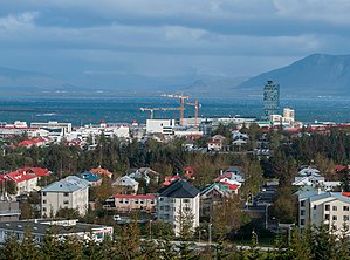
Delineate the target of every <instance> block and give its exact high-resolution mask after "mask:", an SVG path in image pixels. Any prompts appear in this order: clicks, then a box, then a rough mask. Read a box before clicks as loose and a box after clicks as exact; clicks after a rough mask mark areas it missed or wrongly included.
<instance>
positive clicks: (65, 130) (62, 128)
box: [30, 121, 72, 136]
mask: <svg viewBox="0 0 350 260" xmlns="http://www.w3.org/2000/svg"><path fill="white" fill-rule="evenodd" d="M30 128H34V129H45V130H48V131H49V132H51V131H53V132H55V131H57V132H60V133H61V134H62V135H63V136H65V135H67V134H69V133H70V132H71V131H72V124H71V123H59V122H53V121H50V122H47V123H30Z"/></svg>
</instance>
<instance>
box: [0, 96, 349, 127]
mask: <svg viewBox="0 0 350 260" xmlns="http://www.w3.org/2000/svg"><path fill="white" fill-rule="evenodd" d="M199 102H200V113H199V114H200V116H203V117H215V116H221V117H224V116H235V115H240V116H254V117H257V118H259V117H261V116H262V113H263V110H262V108H263V103H262V97H260V96H252V97H249V96H248V97H239V98H238V97H205V98H199ZM178 106H179V103H178V100H177V99H172V98H167V97H72V98H71V97H0V122H7V123H11V122H14V121H25V122H48V121H58V122H71V123H72V124H73V125H75V126H79V125H84V124H89V123H92V124H93V123H100V122H124V123H130V122H132V121H133V120H136V121H137V122H140V123H144V122H145V120H146V118H149V117H150V113H149V111H144V112H143V111H140V108H142V107H143V108H167V107H172V108H176V107H178ZM281 107H282V108H283V107H291V108H294V109H295V111H296V119H297V120H298V121H302V122H316V121H317V122H337V123H340V122H350V98H343V97H327V96H319V97H314V98H302V97H300V98H282V99H281ZM193 114H194V109H193V106H186V111H185V115H186V116H193ZM178 116H179V112H178V111H176V110H175V111H154V118H178Z"/></svg>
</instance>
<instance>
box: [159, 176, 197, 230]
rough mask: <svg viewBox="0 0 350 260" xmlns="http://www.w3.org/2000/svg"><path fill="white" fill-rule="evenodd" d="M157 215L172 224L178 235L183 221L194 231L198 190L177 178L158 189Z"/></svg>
mask: <svg viewBox="0 0 350 260" xmlns="http://www.w3.org/2000/svg"><path fill="white" fill-rule="evenodd" d="M157 217H158V219H159V220H161V221H164V222H165V223H169V224H171V225H172V227H173V230H174V233H175V235H176V236H179V235H180V233H181V230H182V228H184V227H183V223H184V221H186V222H187V224H186V226H188V225H189V226H191V228H192V229H193V231H194V228H195V227H198V226H199V190H198V189H197V188H195V187H194V186H193V185H192V184H190V183H188V182H187V181H185V180H178V181H175V182H173V183H172V184H170V185H169V186H166V187H165V188H163V189H161V190H160V191H159V196H158V200H157Z"/></svg>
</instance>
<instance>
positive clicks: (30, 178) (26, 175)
mask: <svg viewBox="0 0 350 260" xmlns="http://www.w3.org/2000/svg"><path fill="white" fill-rule="evenodd" d="M49 175H50V173H49V171H48V170H47V169H43V168H41V167H27V166H25V167H23V168H21V169H17V170H15V171H12V172H9V173H7V174H6V175H5V176H4V178H6V179H7V180H11V181H13V182H14V183H15V186H16V196H19V195H20V194H25V193H29V192H31V191H35V190H40V187H38V179H40V178H42V177H46V176H49Z"/></svg>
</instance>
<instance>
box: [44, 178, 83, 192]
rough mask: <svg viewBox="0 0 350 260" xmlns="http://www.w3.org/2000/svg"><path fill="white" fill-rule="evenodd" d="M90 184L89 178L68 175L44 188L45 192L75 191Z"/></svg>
mask: <svg viewBox="0 0 350 260" xmlns="http://www.w3.org/2000/svg"><path fill="white" fill-rule="evenodd" d="M88 186H89V182H88V181H87V180H84V179H81V178H79V177H76V176H68V177H66V178H64V179H62V180H60V181H58V182H55V183H52V184H50V185H48V186H46V187H45V188H44V189H42V191H43V192H74V191H77V190H81V189H84V188H86V187H88Z"/></svg>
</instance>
